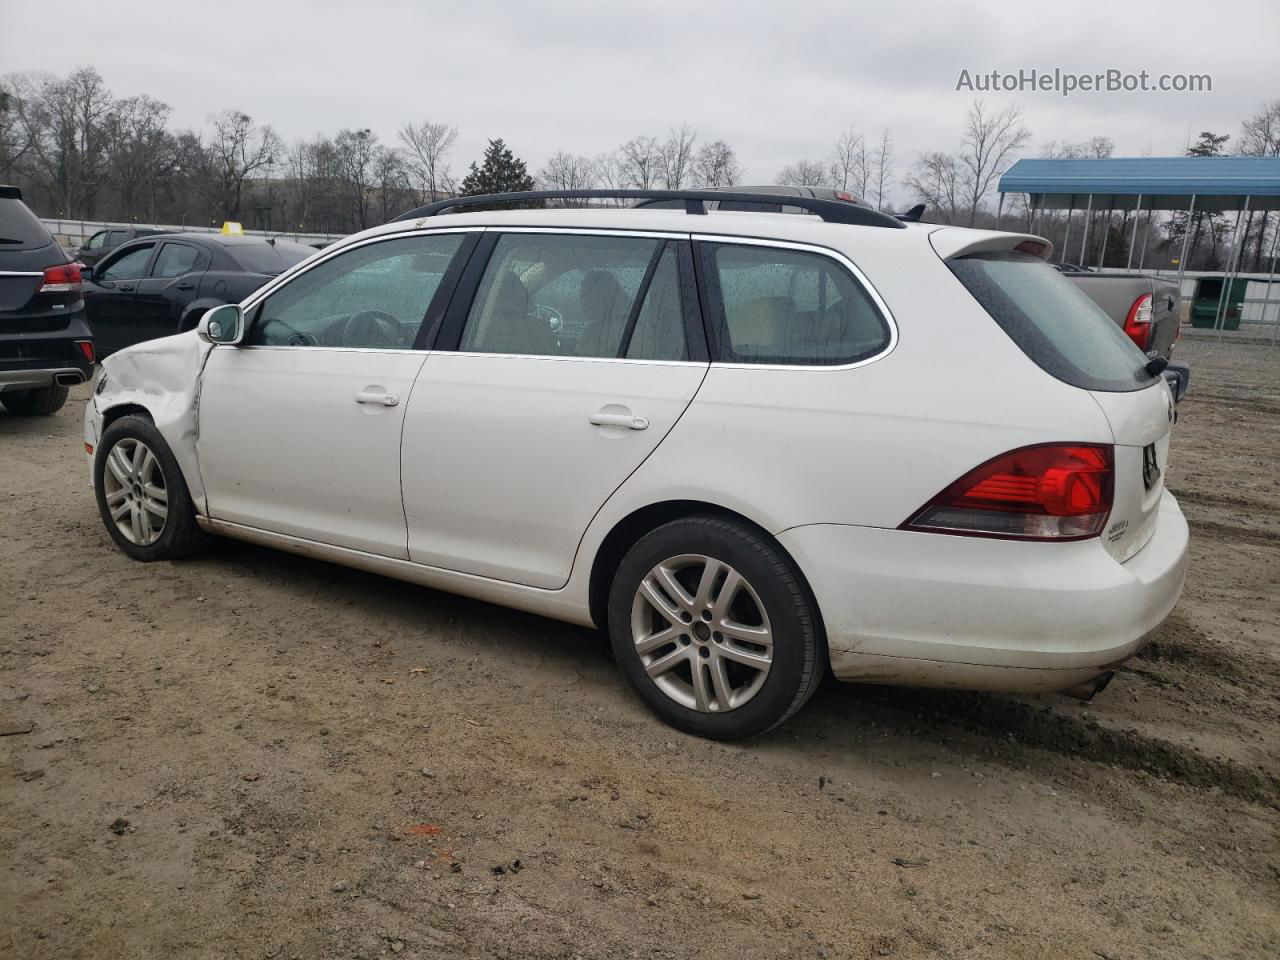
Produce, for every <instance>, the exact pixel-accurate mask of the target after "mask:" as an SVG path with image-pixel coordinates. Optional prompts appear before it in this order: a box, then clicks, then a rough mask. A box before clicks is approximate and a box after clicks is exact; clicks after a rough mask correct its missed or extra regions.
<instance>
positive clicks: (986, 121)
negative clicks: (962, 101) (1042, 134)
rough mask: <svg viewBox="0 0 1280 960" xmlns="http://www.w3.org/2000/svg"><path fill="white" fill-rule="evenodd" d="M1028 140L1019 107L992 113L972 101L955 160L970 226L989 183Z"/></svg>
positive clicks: (1028, 136) (1029, 133)
mask: <svg viewBox="0 0 1280 960" xmlns="http://www.w3.org/2000/svg"><path fill="white" fill-rule="evenodd" d="M1030 140H1031V131H1030V130H1028V129H1027V128H1026V127H1025V126H1023V125H1022V108H1021V107H1020V106H1018V105H1017V104H1010V105H1009V106H1008V107H1006V108H1005V109H1004V110H1000V111H996V112H993V111H991V110H989V109H988V108H987V106H986V104H985V103H984V102H983V101H982V100H974V101H973V104H972V105H971V106H970V107H969V112H968V113H967V114H965V136H964V143H963V145H962V147H961V150H960V154H959V156H958V160H959V162H960V166H961V169H962V170H963V172H964V177H963V194H964V201H965V206H966V207H967V208H968V212H969V225H970V226H972V225H973V222H974V218H975V217H977V215H978V208H979V206H980V205H981V204H982V200H983V198H984V197H986V195H987V193H988V192H989V191H990V189H991V185H992V183H994V182H995V180H996V178H997V177H999V176H1000V174H1002V173H1004V171H1005V170H1006V169H1008V167H1009V164H1010V162H1011V161H1012V155H1013V154H1014V153H1015V152H1017V151H1018V150H1020V149H1022V148H1023V147H1024V146H1026V145H1027V143H1028V142H1030Z"/></svg>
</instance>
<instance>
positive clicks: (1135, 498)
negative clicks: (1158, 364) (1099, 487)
mask: <svg viewBox="0 0 1280 960" xmlns="http://www.w3.org/2000/svg"><path fill="white" fill-rule="evenodd" d="M1090 393H1092V395H1093V399H1094V400H1096V401H1097V402H1098V406H1100V407H1102V410H1103V412H1104V413H1105V414H1106V415H1107V420H1108V421H1109V422H1110V423H1111V432H1112V433H1113V434H1114V435H1115V439H1116V446H1115V469H1116V474H1115V500H1114V503H1113V505H1112V507H1111V517H1110V519H1108V520H1107V526H1106V529H1105V530H1104V531H1103V533H1102V542H1103V545H1104V546H1105V547H1106V548H1107V552H1108V553H1110V554H1111V555H1112V556H1113V557H1115V558H1116V559H1117V560H1120V561H1122V562H1123V561H1125V560H1128V559H1129V558H1130V557H1132V556H1133V555H1134V554H1135V553H1137V552H1138V551H1139V550H1141V549H1142V548H1143V547H1144V546H1146V544H1147V541H1148V540H1150V539H1151V535H1152V534H1153V533H1154V532H1155V526H1156V519H1157V517H1158V515H1159V510H1160V496H1161V494H1162V493H1164V476H1165V472H1166V470H1167V469H1168V465H1169V434H1170V430H1171V429H1172V427H1173V396H1172V394H1170V392H1169V387H1168V385H1167V384H1166V383H1165V381H1164V378H1163V377H1158V378H1156V382H1155V383H1153V384H1152V385H1151V386H1149V387H1147V388H1146V389H1144V390H1137V391H1131V392H1127V393H1112V392H1107V391H1101V390H1093V391H1090Z"/></svg>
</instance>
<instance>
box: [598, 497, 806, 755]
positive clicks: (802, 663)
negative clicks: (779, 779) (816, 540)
mask: <svg viewBox="0 0 1280 960" xmlns="http://www.w3.org/2000/svg"><path fill="white" fill-rule="evenodd" d="M609 636H610V640H611V642H612V645H613V650H614V654H615V656H616V657H617V659H618V664H619V666H620V667H621V669H622V672H623V674H624V676H625V677H626V678H627V680H628V682H629V683H630V684H631V686H632V687H633V688H634V689H635V691H636V692H637V693H638V694H639V695H640V697H641V699H643V700H644V701H645V703H647V704H648V705H649V707H650V708H651V709H652V710H653V711H654V712H655V713H657V714H658V716H660V717H661V718H662V719H663V720H665V721H666V722H667V723H669V724H671V725H672V726H674V727H677V728H679V729H681V730H684V731H686V732H688V733H693V734H697V735H698V736H703V737H710V738H712V739H715V740H736V739H742V738H744V737H752V736H756V735H757V734H761V733H764V732H765V731H766V730H769V729H770V728H772V727H774V726H777V725H778V724H779V723H782V722H783V721H784V720H786V719H787V718H788V717H790V716H791V715H792V714H794V713H795V712H796V711H797V710H799V709H800V708H801V707H802V706H804V704H805V702H806V701H807V700H808V699H809V697H810V696H812V695H813V692H814V690H815V689H817V686H818V682H819V681H820V680H821V678H822V672H823V668H822V663H821V657H822V655H823V653H824V651H825V645H824V644H823V642H822V636H821V626H820V624H819V623H818V618H817V616H816V614H815V611H814V609H813V604H812V601H811V600H810V598H809V594H808V591H807V590H806V589H805V587H804V584H803V583H802V581H801V579H800V576H799V573H798V571H797V570H796V569H795V567H794V565H793V564H792V562H791V561H790V559H789V558H788V557H787V556H786V555H785V554H784V553H783V552H782V550H781V548H779V547H778V546H777V544H776V543H774V542H773V541H772V540H771V539H770V538H768V537H767V536H766V535H764V534H762V533H759V532H756V531H754V530H750V529H747V528H746V527H744V526H740V525H738V524H736V523H732V522H730V521H727V520H722V519H719V518H716V517H692V518H689V519H684V520H676V521H673V522H671V523H668V524H665V525H664V526H662V527H659V528H658V529H657V530H654V531H653V532H651V533H649V534H648V535H647V536H645V537H643V538H642V539H641V540H640V541H639V542H637V543H636V545H635V546H634V547H632V548H631V550H630V551H629V552H628V553H627V555H626V556H625V557H624V558H623V560H622V563H621V564H620V565H619V567H618V572H617V574H616V575H615V576H614V581H613V586H612V589H611V591H610V595H609Z"/></svg>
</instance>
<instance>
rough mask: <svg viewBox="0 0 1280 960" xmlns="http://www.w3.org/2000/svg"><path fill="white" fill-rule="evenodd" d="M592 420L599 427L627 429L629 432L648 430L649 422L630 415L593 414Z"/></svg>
mask: <svg viewBox="0 0 1280 960" xmlns="http://www.w3.org/2000/svg"><path fill="white" fill-rule="evenodd" d="M590 420H591V422H592V423H593V424H595V425H596V426H597V427H626V428H627V429H628V430H647V429H649V421H648V420H646V419H645V418H644V417H634V416H632V415H631V414H629V413H593V414H592V415H591V417H590Z"/></svg>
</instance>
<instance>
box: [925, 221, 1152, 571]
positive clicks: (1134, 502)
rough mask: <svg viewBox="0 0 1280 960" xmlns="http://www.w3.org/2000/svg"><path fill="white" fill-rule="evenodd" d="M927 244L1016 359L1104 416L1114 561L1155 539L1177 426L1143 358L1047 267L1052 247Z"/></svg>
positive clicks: (979, 239) (965, 238) (975, 240)
mask: <svg viewBox="0 0 1280 960" xmlns="http://www.w3.org/2000/svg"><path fill="white" fill-rule="evenodd" d="M930 239H931V241H932V242H933V245H934V249H935V250H936V251H937V252H938V254H939V256H941V257H942V258H943V260H945V261H946V264H947V266H948V267H949V268H950V269H951V272H952V273H953V274H955V276H956V278H957V279H958V280H959V281H960V282H961V283H962V284H963V285H964V287H965V289H967V290H968V291H969V293H970V294H972V295H973V297H974V299H976V300H977V301H978V302H979V303H980V304H981V305H982V306H983V307H984V308H985V309H986V311H987V313H988V314H990V316H991V318H992V319H993V320H995V322H996V323H997V324H998V325H999V326H1000V328H1001V329H1003V330H1004V332H1005V333H1007V334H1008V335H1009V338H1010V339H1011V340H1013V341H1014V343H1016V344H1017V345H1018V346H1019V347H1020V348H1021V350H1022V352H1023V353H1024V354H1026V355H1027V357H1028V358H1030V359H1031V360H1032V361H1033V362H1035V363H1036V364H1037V365H1038V366H1039V367H1040V368H1041V369H1042V370H1044V371H1045V372H1046V373H1048V374H1049V375H1051V376H1053V377H1056V378H1057V379H1059V380H1062V381H1064V382H1066V383H1069V384H1071V385H1072V386H1075V387H1079V388H1081V389H1083V390H1087V391H1089V393H1090V395H1091V396H1092V397H1093V398H1094V400H1095V401H1096V402H1097V403H1098V406H1099V407H1100V408H1101V409H1102V412H1103V413H1104V414H1105V415H1106V417H1107V421H1108V423H1109V424H1110V426H1111V432H1112V435H1113V437H1114V439H1115V451H1114V452H1115V477H1114V484H1115V486H1114V496H1113V505H1112V509H1111V515H1110V517H1109V518H1108V520H1107V525H1106V527H1105V528H1104V529H1103V533H1102V542H1103V545H1104V546H1105V547H1106V549H1107V551H1108V552H1109V553H1110V554H1111V555H1112V556H1113V557H1115V558H1116V559H1117V560H1120V561H1122V562H1123V561H1124V560H1127V559H1129V557H1131V556H1133V555H1134V554H1135V553H1137V552H1138V551H1139V550H1141V549H1142V548H1143V547H1144V546H1145V545H1146V543H1147V541H1148V540H1150V539H1151V535H1152V533H1154V531H1155V525H1156V520H1157V516H1158V513H1159V509H1160V496H1161V493H1162V492H1163V491H1164V474H1165V471H1166V468H1167V465H1168V456H1169V430H1170V427H1171V426H1172V423H1173V399H1172V395H1171V394H1170V392H1169V388H1168V386H1167V385H1166V384H1165V382H1164V378H1163V377H1161V376H1159V375H1158V374H1156V375H1153V374H1152V373H1150V372H1149V371H1148V370H1147V369H1146V365H1147V357H1146V356H1145V355H1144V354H1143V352H1142V350H1140V349H1139V348H1138V347H1137V345H1136V344H1134V342H1133V341H1132V340H1130V339H1129V338H1128V337H1127V336H1126V335H1125V333H1124V331H1123V330H1122V329H1121V328H1120V327H1118V326H1117V325H1116V323H1115V321H1113V320H1112V319H1111V318H1110V317H1108V316H1107V314H1106V313H1105V312H1103V310H1102V308H1100V307H1099V306H1098V305H1097V304H1096V303H1094V302H1093V300H1091V299H1090V298H1089V297H1088V296H1087V295H1086V294H1085V293H1083V292H1082V291H1081V290H1080V289H1079V288H1078V287H1077V286H1076V285H1075V284H1073V283H1071V282H1070V281H1069V280H1067V279H1066V278H1065V277H1063V276H1062V274H1060V273H1058V271H1056V270H1054V269H1053V268H1052V267H1050V266H1049V265H1048V263H1046V262H1045V261H1046V260H1047V259H1048V257H1049V254H1050V253H1051V252H1052V249H1053V248H1052V246H1051V245H1050V244H1049V243H1048V241H1045V240H1043V239H1041V238H1037V237H1028V236H1024V235H1019V234H995V233H987V232H979V231H961V230H954V229H944V230H940V231H938V232H937V233H935V234H932V235H931V236H930ZM1062 439H1063V441H1064V442H1070V441H1072V440H1075V439H1077V438H1075V437H1063V438H1062Z"/></svg>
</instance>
